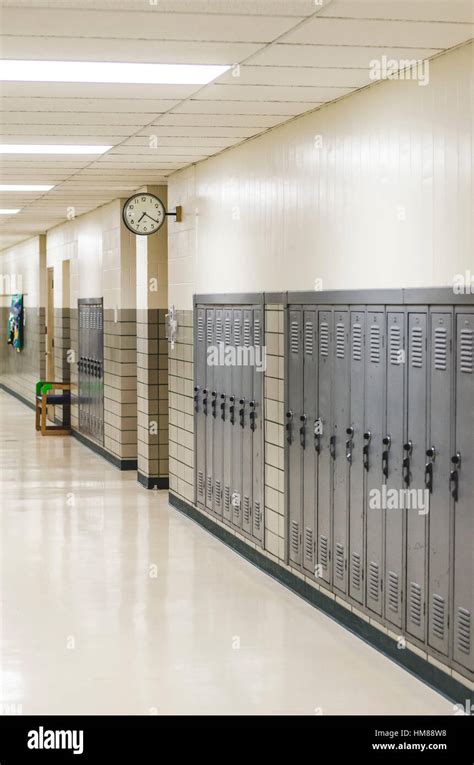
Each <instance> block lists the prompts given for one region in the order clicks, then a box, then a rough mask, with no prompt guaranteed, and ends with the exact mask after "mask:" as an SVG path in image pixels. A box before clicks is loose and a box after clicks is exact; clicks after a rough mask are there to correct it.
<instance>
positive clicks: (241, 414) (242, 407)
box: [239, 398, 245, 428]
mask: <svg viewBox="0 0 474 765" xmlns="http://www.w3.org/2000/svg"><path fill="white" fill-rule="evenodd" d="M239 404H240V409H239V422H240V427H241V428H243V427H244V426H245V399H244V398H241V399H240V401H239Z"/></svg>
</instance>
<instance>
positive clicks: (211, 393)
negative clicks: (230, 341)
mask: <svg viewBox="0 0 474 765" xmlns="http://www.w3.org/2000/svg"><path fill="white" fill-rule="evenodd" d="M214 313H215V311H214V309H213V308H208V309H207V310H206V388H205V390H204V399H203V404H204V412H205V416H206V510H209V512H212V511H213V509H214V448H213V444H214V440H213V439H214V420H215V417H216V406H217V391H216V390H215V388H214V385H215V382H214V378H215V367H214V366H212V365H211V364H209V353H210V352H211V351H212V348H214V347H215V340H214Z"/></svg>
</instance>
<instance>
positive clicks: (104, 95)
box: [0, 82, 203, 112]
mask: <svg viewBox="0 0 474 765" xmlns="http://www.w3.org/2000/svg"><path fill="white" fill-rule="evenodd" d="M201 87H203V86H202V85H133V84H132V85H130V84H127V85H119V84H118V83H112V84H110V83H108V84H105V83H94V82H91V83H80V82H1V83H0V94H1V95H2V96H3V97H10V98H47V99H48V100H49V99H53V98H58V99H79V100H82V99H100V100H101V101H102V100H105V105H106V104H107V102H108V100H109V99H118V100H120V101H122V100H124V99H126V100H127V101H128V100H132V101H133V102H134V103H136V105H137V108H138V109H140V103H139V101H140V100H143V101H146V102H147V103H149V104H151V103H152V102H153V101H154V100H157V101H158V102H160V103H161V102H165V105H166V102H168V101H170V102H171V103H170V106H172V103H173V102H178V101H181V100H182V99H183V98H187V97H188V96H190V95H191V94H192V93H195V92H196V90H199V89H200V88H201ZM155 111H156V112H159V111H163V109H160V108H157V109H155Z"/></svg>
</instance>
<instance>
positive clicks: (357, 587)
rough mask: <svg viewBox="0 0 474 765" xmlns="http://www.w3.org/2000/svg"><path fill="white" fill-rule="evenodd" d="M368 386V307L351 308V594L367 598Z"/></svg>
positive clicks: (349, 436)
mask: <svg viewBox="0 0 474 765" xmlns="http://www.w3.org/2000/svg"><path fill="white" fill-rule="evenodd" d="M364 386H365V311H364V310H354V311H352V312H351V390H350V396H351V408H350V412H351V414H350V416H351V428H352V431H353V432H352V438H351V434H350V433H349V434H348V440H350V441H352V443H351V444H350V449H349V452H350V453H351V455H352V456H351V459H352V462H351V465H350V497H349V502H350V510H349V513H350V518H349V549H350V558H349V595H350V596H351V598H354V600H356V601H357V602H358V603H363V602H364V586H363V585H364V570H365V562H364V466H363V460H362V456H363V455H362V446H363V435H364V404H365V399H364Z"/></svg>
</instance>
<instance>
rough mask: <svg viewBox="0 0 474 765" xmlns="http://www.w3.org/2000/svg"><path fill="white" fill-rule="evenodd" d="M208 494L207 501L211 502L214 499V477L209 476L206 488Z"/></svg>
mask: <svg viewBox="0 0 474 765" xmlns="http://www.w3.org/2000/svg"><path fill="white" fill-rule="evenodd" d="M206 494H207V501H208V502H210V501H211V499H212V476H210V475H208V476H207V488H206Z"/></svg>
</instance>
